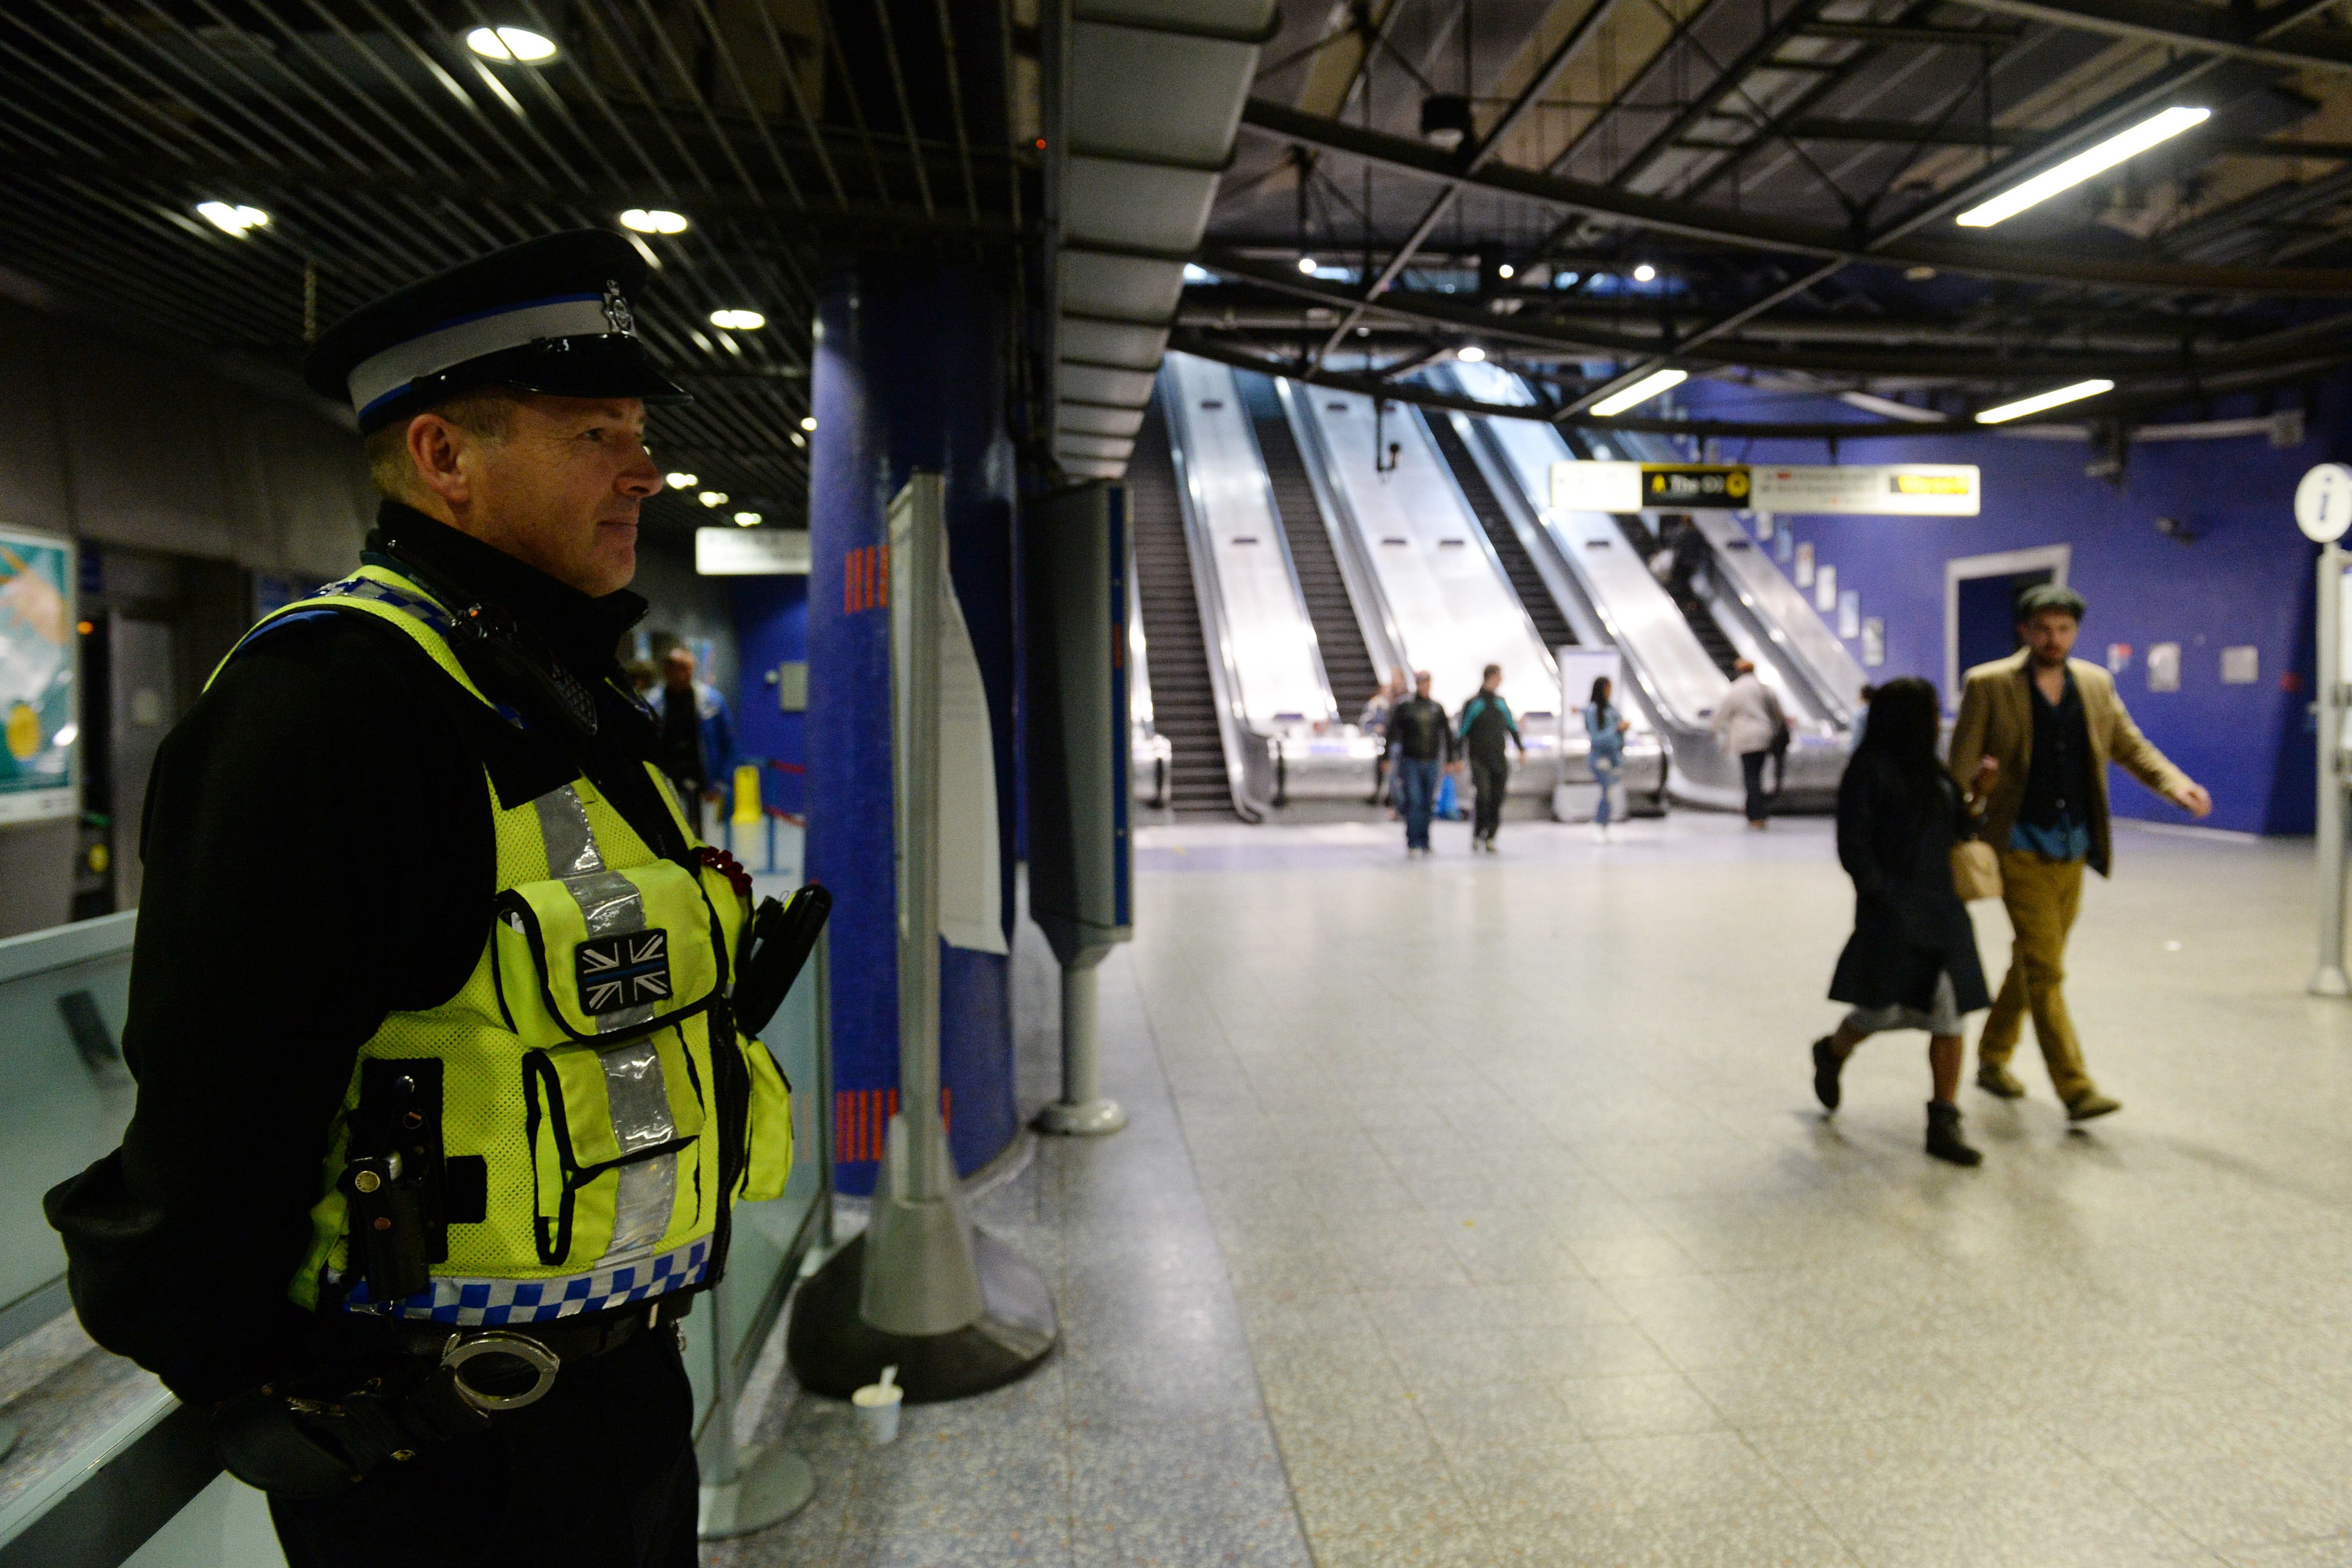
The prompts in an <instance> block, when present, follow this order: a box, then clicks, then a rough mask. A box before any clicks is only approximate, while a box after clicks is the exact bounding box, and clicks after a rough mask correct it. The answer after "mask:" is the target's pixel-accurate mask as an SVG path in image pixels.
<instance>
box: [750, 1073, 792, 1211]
mask: <svg viewBox="0 0 2352 1568" xmlns="http://www.w3.org/2000/svg"><path fill="white" fill-rule="evenodd" d="M740 1045H741V1050H742V1052H743V1061H744V1064H745V1066H746V1067H747V1068H748V1069H749V1070H750V1071H751V1116H750V1118H749V1121H748V1123H747V1124H746V1126H745V1128H744V1140H743V1141H744V1143H745V1144H746V1145H748V1147H747V1148H746V1149H745V1151H744V1161H743V1182H742V1186H741V1187H740V1192H741V1194H742V1197H743V1201H744V1202H746V1203H765V1202H767V1201H768V1200H769V1199H770V1198H772V1197H782V1196H783V1195H784V1184H785V1183H786V1182H788V1181H790V1180H791V1179H792V1175H793V1094H792V1085H791V1084H789V1083H787V1082H784V1074H783V1070H782V1068H780V1067H778V1066H777V1065H776V1059H775V1057H774V1056H773V1055H772V1054H771V1053H770V1051H769V1050H768V1048H767V1047H766V1046H764V1045H761V1043H760V1042H759V1041H758V1040H753V1039H751V1038H750V1037H749V1036H746V1037H744V1039H743V1040H742V1041H741V1042H740Z"/></svg>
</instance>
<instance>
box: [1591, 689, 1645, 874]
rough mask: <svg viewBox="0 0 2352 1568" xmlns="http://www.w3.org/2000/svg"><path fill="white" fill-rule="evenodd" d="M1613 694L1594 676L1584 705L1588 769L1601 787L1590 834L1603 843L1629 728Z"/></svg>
mask: <svg viewBox="0 0 2352 1568" xmlns="http://www.w3.org/2000/svg"><path fill="white" fill-rule="evenodd" d="M1612 695H1614V688H1613V687H1612V686H1611V685H1610V682H1609V677H1608V676H1606V675H1596V676H1594V677H1593V680H1592V695H1591V700H1590V701H1589V702H1587V703H1586V704H1585V705H1584V733H1585V735H1586V736H1587V737H1590V738H1591V743H1592V749H1591V752H1589V753H1588V754H1587V758H1588V765H1589V766H1590V767H1591V769H1592V781H1593V782H1594V783H1596V784H1598V785H1600V786H1601V799H1600V801H1599V802H1598V803H1597V804H1596V805H1595V806H1594V807H1593V808H1592V835H1593V837H1595V838H1597V839H1600V840H1601V841H1603V842H1606V841H1608V838H1609V821H1610V818H1611V816H1612V797H1613V796H1614V795H1615V794H1616V792H1617V788H1618V783H1619V780H1620V779H1622V778H1623V777H1624V772H1625V732H1626V731H1627V730H1629V729H1631V728H1632V727H1633V726H1632V725H1630V724H1628V723H1627V722H1626V721H1625V716H1624V715H1622V714H1621V713H1619V712H1618V711H1617V705H1616V704H1615V703H1613V702H1612V701H1610V700H1609V699H1610V698H1611V696H1612Z"/></svg>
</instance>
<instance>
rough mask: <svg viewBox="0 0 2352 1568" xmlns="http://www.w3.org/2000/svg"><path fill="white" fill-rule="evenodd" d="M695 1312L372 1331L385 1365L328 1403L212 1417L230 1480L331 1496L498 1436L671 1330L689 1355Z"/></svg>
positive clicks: (244, 1406) (641, 1307) (365, 1348)
mask: <svg viewBox="0 0 2352 1568" xmlns="http://www.w3.org/2000/svg"><path fill="white" fill-rule="evenodd" d="M692 1306H693V1298H692V1297H691V1296H677V1297H668V1296H663V1297H656V1299H654V1300H653V1301H646V1302H642V1303H639V1304H637V1305H635V1306H630V1307H624V1308H622V1309H620V1310H618V1311H615V1312H596V1313H592V1314H587V1315H584V1316H581V1317H576V1318H564V1319H558V1320H556V1321H554V1322H535V1323H531V1324H529V1325H528V1326H525V1327H518V1328H452V1327H450V1326H449V1325H448V1324H446V1323H433V1322H400V1321H396V1320H394V1321H379V1322H372V1323H368V1324H366V1325H365V1343H362V1345H361V1346H359V1347H357V1348H358V1349H359V1350H360V1351H361V1352H362V1359H364V1360H366V1361H369V1362H372V1363H375V1364H378V1365H380V1367H381V1370H380V1371H378V1372H377V1374H376V1375H373V1376H370V1377H366V1378H364V1379H362V1380H361V1382H360V1383H359V1385H358V1386H357V1387H354V1388H352V1389H350V1390H349V1391H348V1392H345V1393H343V1394H341V1396H336V1397H332V1398H314V1397H310V1396H307V1395H305V1394H303V1393H300V1392H297V1391H294V1390H293V1389H291V1388H289V1387H280V1386H278V1385H268V1386H264V1387H261V1388H257V1389H254V1390H251V1391H249V1392H247V1393H245V1394H240V1395H238V1396H236V1397H235V1398H233V1399H230V1400H227V1401H226V1402H225V1403H223V1404H222V1405H221V1406H220V1407H219V1408H218V1409H217V1410H215V1412H214V1414H213V1437H214V1441H215V1443H216V1444H217V1445H218V1447H219V1448H220V1452H221V1458H222V1461H223V1463H224V1464H225V1465H226V1468H227V1469H228V1471H229V1473H230V1474H231V1475H234V1476H236V1478H237V1479H239V1480H241V1481H244V1482H246V1483H247V1485H249V1486H254V1487H258V1488H259V1489H261V1490H263V1491H266V1492H269V1493H272V1494H274V1495H276V1496H278V1497H287V1498H318V1497H330V1496H332V1495H333V1494H335V1493H337V1492H339V1491H341V1490H344V1489H345V1488H346V1487H349V1486H352V1485H353V1484H355V1483H357V1482H359V1481H361V1480H363V1479H366V1477H367V1476H368V1474H369V1472H371V1471H373V1470H374V1469H377V1468H378V1467H379V1466H382V1465H385V1464H393V1465H400V1464H405V1463H407V1462H408V1461H409V1460H412V1459H414V1458H416V1457H417V1455H418V1454H419V1453H421V1452H423V1451H425V1449H427V1448H431V1447H432V1446H434V1445H436V1444H439V1443H446V1442H449V1441H451V1440H453V1439H456V1438H458V1437H473V1436H479V1435H481V1434H483V1433H486V1432H488V1431H490V1430H491V1429H492V1426H493V1420H492V1418H493V1417H495V1416H501V1415H504V1414H506V1413H508V1412H511V1411H516V1410H520V1409H523V1408H525V1407H527V1406H532V1405H536V1404H538V1403H539V1402H540V1401H541V1399H544V1398H545V1397H546V1396H548V1394H549V1392H550V1391H551V1390H552V1389H553V1388H554V1386H555V1384H556V1381H557V1379H558V1378H559V1377H560V1376H561V1375H562V1370H563V1367H564V1365H565V1364H567V1363H570V1364H582V1363H585V1362H591V1361H594V1360H596V1359H597V1358H599V1357H600V1356H605V1355H610V1354H613V1353H614V1352H615V1351H618V1350H620V1349H622V1348H623V1347H624V1346H625V1345H628V1344H631V1343H635V1342H636V1341H638V1340H640V1339H643V1338H645V1337H646V1336H647V1335H650V1334H656V1333H660V1332H661V1331H662V1329H663V1328H665V1327H667V1328H669V1329H670V1332H671V1333H675V1334H677V1335H678V1343H679V1344H680V1345H681V1346H683V1345H684V1343H685V1331H684V1330H683V1329H682V1328H678V1327H677V1326H676V1325H677V1322H678V1320H680V1319H682V1318H684V1317H685V1316H686V1315H687V1313H688V1312H689V1311H690V1310H691V1308H692ZM348 1321H350V1320H347V1322H348ZM386 1352H388V1353H389V1354H388V1355H387V1354H384V1353H386Z"/></svg>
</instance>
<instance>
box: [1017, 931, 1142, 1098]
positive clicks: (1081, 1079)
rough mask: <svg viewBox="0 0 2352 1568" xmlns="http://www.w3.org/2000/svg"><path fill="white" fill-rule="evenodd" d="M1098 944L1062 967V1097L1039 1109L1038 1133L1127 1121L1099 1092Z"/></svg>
mask: <svg viewBox="0 0 2352 1568" xmlns="http://www.w3.org/2000/svg"><path fill="white" fill-rule="evenodd" d="M1105 956H1107V954H1106V951H1105V950H1104V949H1102V948H1099V947H1098V948H1095V949H1093V950H1092V951H1090V952H1088V953H1086V954H1082V955H1081V956H1079V957H1078V958H1077V959H1076V960H1074V961H1073V962H1070V963H1066V964H1064V965H1063V966H1062V1097H1061V1098H1060V1099H1059V1100H1057V1101H1055V1103H1052V1104H1051V1105H1048V1106H1046V1107H1045V1109H1044V1110H1042V1111H1040V1112H1038V1113H1037V1117H1036V1120H1035V1122H1034V1123H1033V1125H1034V1126H1035V1127H1036V1129H1037V1130H1038V1131H1039V1132H1041V1133H1061V1134H1072V1135H1076V1136H1092V1135H1095V1134H1102V1133H1116V1132H1118V1130H1119V1129H1120V1128H1121V1127H1124V1126H1126V1125H1127V1113H1126V1112H1125V1111H1124V1110H1122V1109H1120V1108H1119V1103H1118V1101H1116V1100H1109V1099H1106V1098H1104V1096H1103V1092H1102V1041H1101V1038H1100V1036H1099V1035H1098V1034H1097V1029H1096V1022H1097V1019H1096V993H1095V977H1096V975H1097V971H1098V970H1099V969H1100V968H1101V966H1102V961H1103V959H1104V957H1105Z"/></svg>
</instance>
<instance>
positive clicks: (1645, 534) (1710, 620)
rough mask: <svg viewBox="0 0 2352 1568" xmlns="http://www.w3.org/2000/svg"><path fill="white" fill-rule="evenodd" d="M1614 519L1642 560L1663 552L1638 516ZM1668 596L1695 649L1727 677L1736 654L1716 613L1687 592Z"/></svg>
mask: <svg viewBox="0 0 2352 1568" xmlns="http://www.w3.org/2000/svg"><path fill="white" fill-rule="evenodd" d="M1615 516H1616V517H1617V526H1618V527H1619V528H1622V529H1623V530H1624V531H1625V537H1626V538H1628V539H1629V540H1631V541H1632V542H1633V548H1634V549H1636V550H1639V551H1640V552H1641V556H1642V559H1643V560H1645V561H1646V560H1648V559H1650V558H1651V557H1653V556H1654V555H1656V554H1657V553H1658V551H1659V550H1660V549H1664V543H1663V541H1661V540H1660V539H1659V538H1658V536H1657V535H1656V534H1655V533H1654V532H1652V531H1651V528H1650V525H1649V524H1648V523H1647V522H1645V521H1643V518H1642V517H1641V516H1640V515H1639V514H1638V513H1633V512H1621V513H1617V514H1615ZM1680 520H1681V521H1682V523H1683V524H1684V526H1685V527H1688V526H1690V519H1689V518H1687V517H1685V518H1682V519H1680ZM1667 592H1668V594H1669V596H1670V597H1672V598H1673V600H1674V601H1675V609H1677V610H1679V611H1681V612H1683V619H1684V620H1685V621H1687V622H1690V629H1691V635H1692V636H1694V637H1696V638H1697V639H1698V645H1699V646H1700V647H1702V648H1704V649H1706V656H1707V657H1708V658H1709V659H1711V660H1713V661H1714V662H1715V667H1716V668H1717V669H1718V670H1721V671H1722V672H1723V673H1724V674H1725V675H1726V676H1727V677H1728V676H1729V675H1730V674H1731V666H1732V665H1733V664H1734V663H1735V662H1737V661H1738V658H1739V650H1738V648H1737V647H1735V646H1733V645H1732V641H1731V639H1730V637H1729V636H1727V634H1726V633H1725V632H1724V630H1723V625H1722V622H1718V621H1717V620H1716V618H1715V612H1713V611H1711V610H1709V609H1708V608H1707V607H1706V601H1705V600H1703V599H1701V598H1700V597H1699V596H1698V595H1697V594H1696V593H1693V592H1692V591H1690V590H1689V589H1687V588H1685V589H1684V590H1683V591H1680V592H1675V591H1674V590H1673V589H1671V588H1669V589H1668V590H1667Z"/></svg>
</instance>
